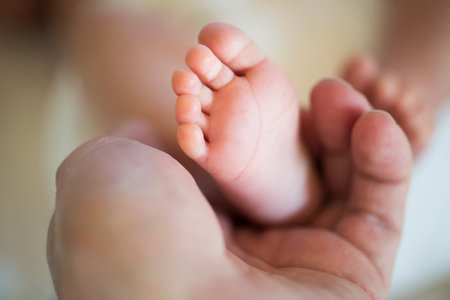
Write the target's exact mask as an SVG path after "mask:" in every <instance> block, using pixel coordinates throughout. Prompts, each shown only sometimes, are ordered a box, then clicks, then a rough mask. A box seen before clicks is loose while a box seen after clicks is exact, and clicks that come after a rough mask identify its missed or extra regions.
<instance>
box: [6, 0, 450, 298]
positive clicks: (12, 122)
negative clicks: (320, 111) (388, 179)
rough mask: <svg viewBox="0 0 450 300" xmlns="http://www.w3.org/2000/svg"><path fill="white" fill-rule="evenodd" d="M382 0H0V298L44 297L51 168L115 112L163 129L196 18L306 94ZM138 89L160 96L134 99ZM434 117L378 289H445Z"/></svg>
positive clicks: (449, 233) (374, 32)
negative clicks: (247, 43)
mask: <svg viewBox="0 0 450 300" xmlns="http://www.w3.org/2000/svg"><path fill="white" fill-rule="evenodd" d="M389 11H390V5H389V2H388V1H386V2H383V1H374V0H339V1H335V0H316V1H312V0H309V1H308V0H296V1H294V0H287V1H283V2H280V1H273V0H272V1H271V0H263V1H262V0H230V1H226V2H225V1H221V2H219V1H216V2H213V1H208V0H197V1H182V0H169V1H163V0H160V1H158V0H147V1H145V0H141V1H125V0H122V1H119V0H110V1H89V0H66V1H61V0H40V1H39V0H2V1H1V2H0V299H55V296H54V293H53V288H52V284H51V279H50V274H49V271H48V268H47V263H46V254H45V242H46V231H47V226H48V222H49V219H50V217H51V213H52V209H53V205H54V197H55V195H54V192H55V187H54V174H55V171H56V168H57V166H58V165H59V163H60V162H61V161H62V160H63V159H64V157H65V156H67V155H68V154H69V153H70V152H71V151H72V150H73V149H74V148H75V147H76V146H78V145H79V144H81V143H82V142H84V141H86V140H88V139H91V138H94V137H96V136H99V135H103V134H105V133H106V132H108V130H110V129H111V128H112V127H113V126H115V125H117V124H118V123H119V122H122V121H123V120H124V119H126V118H129V117H133V118H134V117H140V118H148V119H151V120H153V122H154V124H155V126H156V127H158V130H161V131H164V132H167V135H168V136H172V135H171V134H173V131H174V128H175V121H174V119H173V118H172V117H171V116H172V114H171V112H172V110H173V103H174V101H175V96H174V95H173V94H172V92H171V90H170V77H171V73H172V71H173V70H174V69H175V68H180V67H183V58H184V52H185V50H186V49H187V48H188V47H189V46H190V45H192V44H193V43H194V42H195V39H196V34H197V32H198V31H199V30H200V29H201V27H202V26H203V25H205V24H206V23H208V22H212V21H223V22H228V23H231V24H234V25H236V26H238V27H240V28H242V29H243V30H244V31H246V32H247V33H249V35H250V36H251V37H253V38H254V39H255V40H256V41H257V43H258V44H259V45H260V46H261V47H262V48H263V49H264V50H265V51H266V52H267V53H268V54H269V55H270V56H271V57H272V58H273V60H275V61H276V62H277V63H279V64H280V65H281V66H282V67H283V68H284V69H285V70H286V71H287V73H288V74H289V75H290V76H291V77H292V79H293V81H294V83H295V84H296V87H297V90H298V94H299V96H300V99H301V101H302V102H303V103H307V99H308V94H309V90H310V89H311V87H312V85H313V84H314V83H315V82H316V81H317V80H319V79H321V78H323V77H331V76H338V75H339V74H340V72H341V70H342V67H343V65H344V63H345V62H346V60H347V59H348V58H349V57H350V56H351V55H353V54H354V53H359V52H367V53H376V52H377V51H379V48H380V45H381V43H382V42H381V41H382V40H383V38H382V35H383V32H384V28H385V26H384V25H385V24H386V18H387V17H388V16H389ZM449 35H450V33H449ZM449 84H450V82H449ZM126 86H128V88H125V87H126ZM130 86H131V87H132V89H130V88H129V87H130ZM149 98H152V99H157V100H159V99H162V100H161V101H159V102H161V103H160V104H158V105H160V106H155V105H154V102H153V104H152V106H151V107H150V106H149V108H148V110H145V109H143V107H144V108H145V106H146V105H147V106H148V102H151V101H149ZM159 102H158V103H159ZM167 116H170V117H167ZM436 128H437V130H436V133H435V135H434V136H433V138H432V140H431V143H430V146H429V148H428V149H427V150H426V152H425V153H424V154H423V155H422V156H421V158H420V159H419V161H418V163H417V165H416V167H415V171H416V172H415V176H414V178H413V182H412V189H411V193H410V197H409V202H408V207H407V214H406V227H405V234H404V237H403V241H402V244H401V248H400V252H399V255H398V261H397V265H396V269H395V272H394V280H393V285H392V299H398V300H401V299H430V300H433V299H436V300H437V299H450V292H449V289H450V288H449V287H450V254H449V253H450V218H449V217H448V216H447V214H449V213H450V204H449V203H450V189H448V183H449V179H448V178H449V177H448V175H446V174H447V172H448V171H447V170H448V167H449V166H450V159H449V156H448V153H450V107H449V105H448V103H447V104H446V105H444V108H443V109H442V110H441V112H440V114H439V116H438V120H437V126H436ZM173 137H174V135H173ZM173 140H174V139H172V138H171V139H170V141H169V140H168V141H167V142H168V143H171V142H173Z"/></svg>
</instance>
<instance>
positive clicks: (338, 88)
mask: <svg viewBox="0 0 450 300" xmlns="http://www.w3.org/2000/svg"><path fill="white" fill-rule="evenodd" d="M368 109H369V104H368V102H367V100H366V99H365V98H364V96H363V95H361V94H360V93H358V92H357V91H356V90H354V89H353V88H352V87H351V86H350V85H348V84H347V83H345V82H342V81H338V80H332V79H327V80H323V81H321V82H320V83H319V84H317V85H316V86H315V87H314V89H313V91H312V93H311V113H312V118H313V123H314V126H315V130H316V132H317V135H318V139H319V143H320V144H321V149H322V151H323V152H322V156H323V159H322V161H323V166H322V168H323V172H324V177H325V183H326V185H327V187H328V189H327V190H328V191H329V192H330V194H331V195H333V196H334V197H335V198H343V197H345V196H346V195H347V192H348V183H349V180H350V176H351V170H352V167H351V158H350V151H349V150H350V149H349V147H350V146H349V145H350V135H351V129H352V127H353V125H354V123H355V122H356V120H357V119H358V118H359V116H360V115H361V114H362V113H363V112H365V111H367V110H368Z"/></svg>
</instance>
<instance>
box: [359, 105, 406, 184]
mask: <svg viewBox="0 0 450 300" xmlns="http://www.w3.org/2000/svg"><path fill="white" fill-rule="evenodd" d="M352 153H353V159H354V163H355V166H356V168H357V169H358V170H359V171H360V172H362V173H364V174H366V175H368V176H370V177H373V178H375V179H378V180H382V181H398V180H403V179H405V178H407V177H409V175H410V173H411V167H412V151H411V147H410V145H409V142H408V139H407V137H406V135H405V134H404V132H403V131H402V129H401V128H400V127H399V126H398V125H397V123H396V122H395V120H394V119H393V118H392V116H391V115H390V114H388V113H387V112H385V111H381V110H374V111H370V112H368V113H366V114H364V115H363V116H361V118H359V119H358V121H357V122H356V123H355V126H354V129H353V132H352Z"/></svg>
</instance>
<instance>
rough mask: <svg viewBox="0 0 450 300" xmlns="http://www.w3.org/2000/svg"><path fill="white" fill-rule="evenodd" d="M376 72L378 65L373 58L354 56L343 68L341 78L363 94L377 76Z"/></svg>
mask: <svg viewBox="0 0 450 300" xmlns="http://www.w3.org/2000/svg"><path fill="white" fill-rule="evenodd" d="M378 72H379V71H378V65H377V63H376V61H375V59H374V58H373V57H371V56H368V55H356V56H354V57H353V58H352V59H351V60H350V61H349V62H348V63H347V65H346V66H345V68H344V72H343V78H344V79H345V80H346V81H348V82H349V83H350V84H351V85H352V86H353V87H354V88H355V89H356V90H358V91H359V92H361V93H364V94H365V93H367V91H368V89H369V87H370V86H371V85H372V83H373V81H374V80H375V78H376V77H377V76H378Z"/></svg>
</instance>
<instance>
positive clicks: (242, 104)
mask: <svg viewBox="0 0 450 300" xmlns="http://www.w3.org/2000/svg"><path fill="white" fill-rule="evenodd" d="M199 42H200V43H199V44H198V45H196V46H194V47H192V48H191V49H190V50H189V51H188V52H187V55H186V64H187V65H188V66H189V68H190V69H191V70H189V71H187V70H180V71H176V72H175V73H174V75H173V81H172V85H173V89H174V91H175V93H176V94H177V95H178V99H177V104H176V112H175V116H176V119H177V122H178V124H179V125H180V127H179V128H178V143H179V145H180V147H181V148H182V149H183V151H184V152H185V153H186V154H187V155H188V156H189V157H191V158H192V159H193V160H195V161H196V162H197V163H198V164H199V165H200V166H202V167H203V168H204V169H205V170H207V171H208V172H209V173H210V174H211V175H212V176H213V177H214V178H215V179H216V180H217V182H218V183H219V184H220V185H221V187H222V188H223V189H224V191H225V192H226V193H227V194H228V195H229V198H230V200H231V201H232V202H233V203H234V204H235V205H236V206H237V207H238V208H239V209H240V210H241V211H242V212H243V213H244V214H245V215H246V216H248V217H250V218H251V219H253V220H254V221H257V222H260V223H264V224H276V223H286V222H291V221H299V220H302V219H305V218H306V217H307V216H309V215H311V214H312V212H313V211H314V210H315V208H316V207H317V205H318V202H319V198H320V195H319V189H318V180H317V177H316V175H315V173H314V172H313V168H312V167H311V163H310V161H309V159H308V156H307V155H306V153H305V151H304V149H303V147H302V145H301V142H300V139H299V103H298V99H297V96H296V93H295V88H294V87H293V85H292V83H291V81H290V80H289V79H288V78H287V76H286V75H285V73H284V72H283V71H282V70H281V69H280V68H279V67H278V66H277V65H275V64H274V63H273V62H272V61H270V60H269V59H268V58H267V56H266V55H265V54H264V53H263V52H262V51H261V49H259V47H258V46H257V45H256V44H255V43H254V42H253V41H252V40H251V39H250V38H249V37H248V36H247V35H246V34H245V33H243V32H242V31H241V30H239V29H237V28H235V27H233V26H230V25H227V24H220V23H213V24H210V25H208V26H206V27H205V28H204V29H203V30H202V31H201V33H200V35H199Z"/></svg>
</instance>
